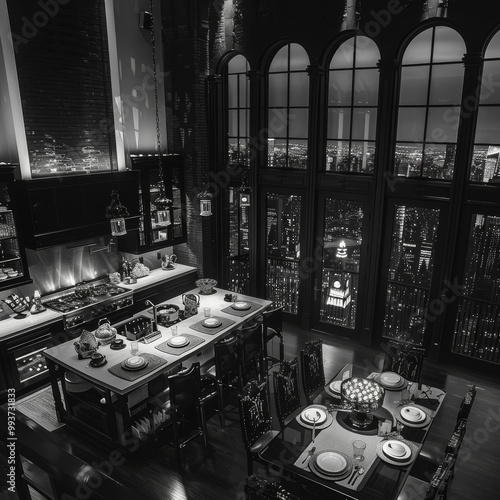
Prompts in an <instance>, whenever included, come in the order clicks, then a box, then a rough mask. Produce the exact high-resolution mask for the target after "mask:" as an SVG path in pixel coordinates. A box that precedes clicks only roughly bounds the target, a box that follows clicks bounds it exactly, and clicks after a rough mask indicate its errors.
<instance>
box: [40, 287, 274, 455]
mask: <svg viewBox="0 0 500 500" xmlns="http://www.w3.org/2000/svg"><path fill="white" fill-rule="evenodd" d="M199 292H200V290H199V289H193V290H189V291H187V292H186V293H185V294H181V295H179V296H176V297H173V298H171V299H169V300H168V301H166V302H165V303H160V304H155V305H154V306H155V308H156V312H158V311H159V310H160V308H161V307H162V306H165V307H166V308H167V309H172V310H176V311H178V312H179V314H178V317H177V318H176V320H175V321H172V322H171V323H167V324H165V323H164V322H163V323H161V322H160V321H159V317H158V316H157V315H156V320H157V323H158V324H157V325H156V327H157V329H156V333H155V336H154V337H153V338H152V339H151V341H149V342H141V339H140V338H139V339H138V341H137V342H136V341H135V340H134V336H133V335H134V331H133V329H132V328H133V327H134V325H136V324H142V325H144V324H154V320H155V310H154V309H153V308H152V307H150V306H151V305H152V304H150V305H149V306H147V307H146V308H145V309H144V310H143V311H141V312H139V313H137V314H135V315H134V316H132V317H131V318H129V319H128V320H125V321H121V322H119V323H117V324H115V325H112V328H116V330H117V332H122V333H123V332H124V330H123V328H124V326H126V325H129V326H130V325H132V326H130V328H131V331H125V335H120V334H117V335H116V339H118V338H120V339H121V345H119V346H117V345H114V343H104V344H103V345H100V346H98V348H97V352H98V353H99V354H100V355H102V358H101V360H100V361H99V362H98V363H97V364H96V363H95V362H93V359H92V358H89V357H82V356H81V355H79V352H78V350H79V349H81V347H79V345H82V341H81V340H80V341H76V343H77V345H76V346H75V341H73V340H70V341H67V342H65V343H62V344H59V345H57V346H54V347H52V348H49V349H46V350H45V351H44V356H45V358H46V361H47V367H48V369H49V372H50V378H51V387H52V393H53V397H54V403H55V410H56V415H57V418H58V420H59V421H60V422H62V423H65V424H67V425H69V426H72V427H75V428H77V429H79V430H80V431H84V432H88V433H89V434H91V435H92V436H93V437H94V438H98V439H103V440H106V441H109V442H111V443H112V444H114V445H116V446H117V447H119V448H124V449H125V450H128V451H130V450H131V449H134V450H135V448H136V445H137V442H138V441H141V442H143V441H147V439H148V438H150V437H151V436H153V435H155V433H156V432H159V430H160V429H161V427H162V426H163V424H165V423H166V422H165V418H166V416H165V412H164V411H163V409H162V407H163V406H164V404H165V403H166V402H167V400H168V376H169V375H171V374H175V373H177V372H178V371H179V370H180V369H183V368H188V367H189V366H191V364H192V363H194V362H197V361H198V362H199V361H200V360H201V359H204V358H205V359H206V358H207V353H208V359H210V357H209V355H210V352H212V353H213V345H214V344H215V343H216V342H218V341H220V340H222V339H224V338H225V337H227V336H229V335H232V334H234V332H235V331H236V330H237V329H239V328H241V327H243V326H244V325H245V324H249V323H252V322H254V321H255V320H256V319H257V318H258V316H259V315H260V314H261V313H262V312H263V311H265V310H266V309H267V308H268V307H269V306H270V305H271V303H272V302H271V301H269V300H265V299H261V298H257V297H253V296H248V295H244V294H234V293H233V292H231V291H230V290H224V289H221V288H217V289H213V291H212V292H211V293H209V294H201V293H199ZM186 298H188V299H189V300H190V301H191V302H190V308H189V312H188V313H187V312H186V311H187V308H186V310H185V304H184V303H185V302H186ZM193 301H195V302H196V303H197V307H194V306H193V303H192V302H193ZM208 311H209V312H208ZM127 328H128V327H127ZM95 333H96V332H87V334H86V338H89V337H90V334H95ZM82 337H83V334H82V336H81V338H82ZM81 338H80V339H81ZM116 339H115V340H116ZM181 340H182V342H180V341H181ZM77 348H78V349H77ZM135 349H138V350H137V352H136V351H135ZM202 354H203V357H202Z"/></svg>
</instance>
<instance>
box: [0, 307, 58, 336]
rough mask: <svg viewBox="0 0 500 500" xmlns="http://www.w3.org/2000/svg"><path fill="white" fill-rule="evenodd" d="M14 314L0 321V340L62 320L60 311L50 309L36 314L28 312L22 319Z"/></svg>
mask: <svg viewBox="0 0 500 500" xmlns="http://www.w3.org/2000/svg"><path fill="white" fill-rule="evenodd" d="M15 315H16V314H15V313H12V315H11V316H10V317H9V318H6V319H3V320H2V321H0V340H4V339H6V338H7V337H11V336H13V335H17V334H19V333H25V332H29V331H31V330H34V329H35V328H39V327H40V326H44V325H46V324H48V323H52V322H55V321H58V320H62V318H63V315H62V314H61V313H60V312H57V311H52V310H51V309H47V310H46V311H44V312H41V313H38V314H28V315H27V316H26V317H25V318H22V319H14V316H15Z"/></svg>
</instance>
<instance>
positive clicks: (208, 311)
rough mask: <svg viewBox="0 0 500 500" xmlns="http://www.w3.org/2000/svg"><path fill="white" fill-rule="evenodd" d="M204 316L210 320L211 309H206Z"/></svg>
mask: <svg viewBox="0 0 500 500" xmlns="http://www.w3.org/2000/svg"><path fill="white" fill-rule="evenodd" d="M203 314H204V315H205V318H210V307H204V308H203Z"/></svg>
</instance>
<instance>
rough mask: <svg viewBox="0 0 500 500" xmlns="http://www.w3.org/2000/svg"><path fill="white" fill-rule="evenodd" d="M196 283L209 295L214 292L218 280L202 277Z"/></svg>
mask: <svg viewBox="0 0 500 500" xmlns="http://www.w3.org/2000/svg"><path fill="white" fill-rule="evenodd" d="M194 284H195V285H196V286H197V287H199V288H200V293H201V294H202V295H209V294H211V293H213V292H214V286H215V285H217V281H216V280H214V279H212V278H202V279H199V280H196V281H195V282H194Z"/></svg>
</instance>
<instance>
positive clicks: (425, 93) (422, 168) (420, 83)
mask: <svg viewBox="0 0 500 500" xmlns="http://www.w3.org/2000/svg"><path fill="white" fill-rule="evenodd" d="M465 51H466V49H465V44H464V42H463V40H462V38H461V37H460V35H459V34H458V33H457V32H456V31H454V30H452V29H451V28H448V27H446V26H435V27H433V28H430V29H428V30H426V31H423V32H422V33H420V34H419V35H417V36H416V37H415V38H414V39H413V40H412V41H411V42H410V43H409V45H408V46H407V48H406V50H405V53H404V56H403V60H402V68H401V87H400V95H399V112H398V128H397V139H396V140H397V143H396V154H395V166H394V168H395V173H396V174H397V175H399V176H403V177H425V178H431V179H444V180H450V179H452V178H453V173H454V168H455V152H456V142H457V132H458V124H459V116H460V103H461V99H462V86H463V77H464V65H463V62H462V58H463V56H464V53H465Z"/></svg>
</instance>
